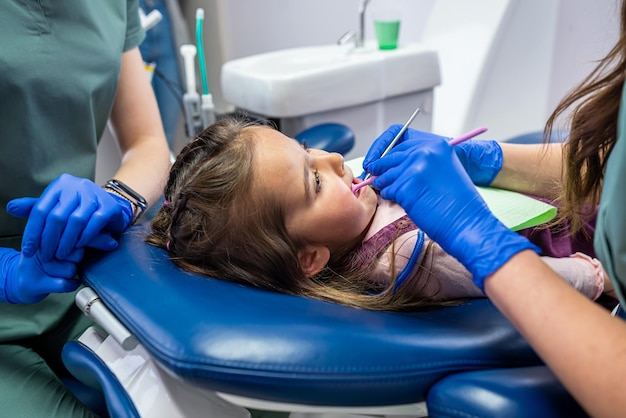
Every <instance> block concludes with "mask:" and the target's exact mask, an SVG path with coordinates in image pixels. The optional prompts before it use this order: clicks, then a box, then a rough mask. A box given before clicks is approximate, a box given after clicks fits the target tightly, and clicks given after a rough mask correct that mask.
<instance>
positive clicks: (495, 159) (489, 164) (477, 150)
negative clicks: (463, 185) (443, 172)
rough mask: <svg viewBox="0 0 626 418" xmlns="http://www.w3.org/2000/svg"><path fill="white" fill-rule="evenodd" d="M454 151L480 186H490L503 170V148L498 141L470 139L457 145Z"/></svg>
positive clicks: (475, 182)
mask: <svg viewBox="0 0 626 418" xmlns="http://www.w3.org/2000/svg"><path fill="white" fill-rule="evenodd" d="M454 151H455V152H456V155H457V157H459V160H460V161H461V164H463V167H464V168H465V171H467V174H469V176H470V178H471V179H472V181H473V182H474V184H476V185H478V186H489V185H490V184H491V183H493V181H494V180H495V178H496V176H497V175H498V173H499V172H500V170H501V169H502V148H501V147H500V144H498V142H497V141H491V140H481V139H470V140H468V141H465V142H462V143H460V144H458V145H455V146H454Z"/></svg>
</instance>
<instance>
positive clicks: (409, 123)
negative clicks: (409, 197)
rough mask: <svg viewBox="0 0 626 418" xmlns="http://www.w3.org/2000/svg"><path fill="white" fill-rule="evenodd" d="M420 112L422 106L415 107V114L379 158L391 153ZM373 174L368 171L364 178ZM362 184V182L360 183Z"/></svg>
mask: <svg viewBox="0 0 626 418" xmlns="http://www.w3.org/2000/svg"><path fill="white" fill-rule="evenodd" d="M419 112H420V108H419V107H418V108H417V109H415V111H414V112H413V114H412V115H411V116H410V117H409V120H407V121H406V123H405V124H404V125H403V126H402V129H400V132H398V133H397V135H396V136H395V138H393V141H391V142H390V143H389V145H387V148H385V150H384V151H383V153H382V154H381V155H380V157H378V158H383V157H384V156H385V155H387V154H388V153H389V151H391V149H392V148H393V147H395V146H396V142H398V140H399V139H400V137H401V136H402V134H403V133H404V131H406V130H407V128H408V127H409V126H410V125H411V123H413V120H414V119H415V117H416V116H417V114H418V113H419ZM371 176H372V175H371V174H370V173H367V175H366V176H365V179H364V180H367V179H369V178H370V177H371ZM359 184H360V183H359Z"/></svg>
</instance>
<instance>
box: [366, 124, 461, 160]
mask: <svg viewBox="0 0 626 418" xmlns="http://www.w3.org/2000/svg"><path fill="white" fill-rule="evenodd" d="M401 129H402V125H398V124H395V125H391V126H390V127H389V128H387V130H386V131H385V132H383V133H382V134H380V136H379V137H378V138H376V139H375V140H374V142H373V143H372V146H371V147H370V149H369V150H368V151H367V154H366V155H365V159H364V160H363V168H364V169H365V168H366V167H367V166H368V165H370V164H371V163H372V162H374V161H376V160H378V159H379V158H380V156H381V155H382V154H383V152H385V149H387V146H389V144H391V141H393V139H394V138H395V137H396V135H397V134H398V132H400V130H401ZM410 139H422V140H426V141H427V140H431V139H432V140H434V139H445V140H447V141H449V140H450V138H446V137H443V136H439V135H435V134H431V133H429V132H423V131H418V130H416V129H411V128H409V129H407V130H406V131H405V132H404V134H402V136H401V137H400V138H399V139H398V142H397V143H396V145H395V146H396V147H397V146H398V145H400V144H402V143H403V142H405V141H408V140H410Z"/></svg>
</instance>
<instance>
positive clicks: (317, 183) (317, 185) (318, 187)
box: [313, 170, 322, 193]
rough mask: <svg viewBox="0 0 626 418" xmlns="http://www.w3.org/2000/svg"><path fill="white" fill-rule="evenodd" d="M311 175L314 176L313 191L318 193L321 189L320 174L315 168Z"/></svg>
mask: <svg viewBox="0 0 626 418" xmlns="http://www.w3.org/2000/svg"><path fill="white" fill-rule="evenodd" d="M313 176H314V178H315V193H319V192H320V190H322V179H320V175H319V173H318V172H317V170H315V171H314V172H313Z"/></svg>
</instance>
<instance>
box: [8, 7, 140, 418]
mask: <svg viewBox="0 0 626 418" xmlns="http://www.w3.org/2000/svg"><path fill="white" fill-rule="evenodd" d="M143 37H144V32H143V29H142V28H141V25H140V21H139V15H138V3H137V1H136V0H128V1H125V0H96V1H92V0H63V1H58V0H37V1H36V0H3V1H1V2H0V39H1V40H2V42H0V178H2V179H3V180H2V185H1V186H0V246H3V247H13V248H16V249H19V245H20V241H21V234H22V231H23V229H24V225H25V221H24V220H21V219H15V218H13V217H11V216H9V215H8V214H7V213H6V210H5V207H6V204H7V202H8V201H9V200H11V199H13V198H16V197H22V196H39V195H40V194H41V192H42V191H43V190H44V188H45V187H46V185H47V184H48V183H50V182H51V181H52V180H53V179H55V178H56V177H57V176H58V175H59V174H61V173H70V174H73V175H75V176H78V177H86V178H90V179H93V178H94V176H95V164H96V151H97V146H98V141H99V139H100V136H101V135H102V133H103V131H104V128H105V126H106V123H107V120H108V117H109V114H110V111H111V108H112V106H113V100H114V98H115V92H116V88H117V82H118V79H119V73H120V66H121V57H122V53H123V52H124V51H128V50H130V49H132V48H134V47H137V46H138V45H139V43H140V42H141V41H142V40H143ZM73 299H74V295H73V294H59V295H51V296H49V297H48V298H46V299H45V300H44V301H42V302H41V303H38V304H34V305H10V304H0V405H1V408H2V411H1V412H0V415H2V416H11V417H29V418H30V417H39V416H41V417H53V416H59V417H73V416H89V413H88V412H87V411H85V410H84V408H83V407H82V406H81V405H80V404H79V403H78V402H77V401H76V399H75V398H73V397H72V396H71V395H70V394H69V393H68V392H67V391H66V390H65V388H64V386H63V385H62V384H61V383H60V381H59V380H58V378H57V377H56V376H55V375H54V374H53V372H52V370H54V371H57V372H58V373H62V372H63V367H62V364H61V362H60V348H61V347H62V346H63V343H64V342H65V341H67V340H68V339H72V338H75V337H76V336H77V335H79V334H80V333H81V332H82V331H83V330H84V329H85V328H86V327H87V326H88V324H89V323H88V321H86V319H85V318H84V317H83V315H82V314H80V312H79V311H78V310H77V309H76V307H75V306H74V302H73Z"/></svg>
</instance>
